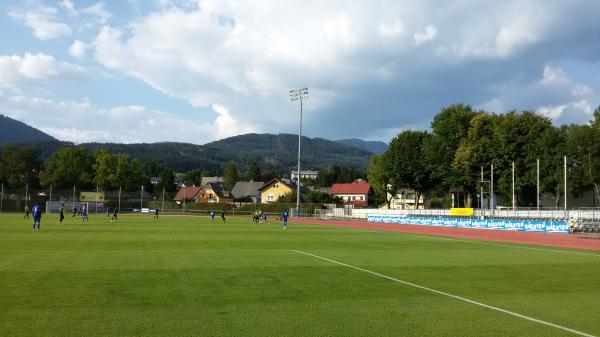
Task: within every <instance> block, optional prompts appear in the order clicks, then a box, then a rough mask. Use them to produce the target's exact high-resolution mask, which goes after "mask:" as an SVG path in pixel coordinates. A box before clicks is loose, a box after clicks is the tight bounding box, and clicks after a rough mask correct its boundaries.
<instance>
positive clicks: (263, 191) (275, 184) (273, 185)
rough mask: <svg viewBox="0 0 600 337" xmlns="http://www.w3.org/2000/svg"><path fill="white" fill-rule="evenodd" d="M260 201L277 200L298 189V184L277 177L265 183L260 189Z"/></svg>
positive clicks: (266, 202) (269, 201)
mask: <svg viewBox="0 0 600 337" xmlns="http://www.w3.org/2000/svg"><path fill="white" fill-rule="evenodd" d="M259 191H260V202H261V203H263V204H268V203H271V202H276V201H277V199H279V197H282V196H284V195H286V194H288V193H292V192H295V191H296V184H295V183H294V182H292V181H290V180H289V179H278V178H275V179H273V180H271V181H269V182H268V183H266V184H264V185H263V186H262V187H261V188H260V189H259Z"/></svg>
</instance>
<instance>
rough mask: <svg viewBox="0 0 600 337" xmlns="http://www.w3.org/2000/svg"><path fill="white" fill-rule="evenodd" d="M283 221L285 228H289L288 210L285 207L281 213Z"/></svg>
mask: <svg viewBox="0 0 600 337" xmlns="http://www.w3.org/2000/svg"><path fill="white" fill-rule="evenodd" d="M281 221H282V222H283V229H287V221H288V212H287V209H285V208H284V209H283V213H282V214H281Z"/></svg>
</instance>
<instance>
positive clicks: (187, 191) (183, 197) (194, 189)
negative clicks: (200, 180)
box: [173, 186, 202, 202]
mask: <svg viewBox="0 0 600 337" xmlns="http://www.w3.org/2000/svg"><path fill="white" fill-rule="evenodd" d="M201 189H202V187H198V186H182V187H180V188H179V191H177V194H175V198H173V200H175V201H180V202H183V201H186V202H187V201H190V200H194V201H195V200H196V195H197V194H198V192H200V190H201Z"/></svg>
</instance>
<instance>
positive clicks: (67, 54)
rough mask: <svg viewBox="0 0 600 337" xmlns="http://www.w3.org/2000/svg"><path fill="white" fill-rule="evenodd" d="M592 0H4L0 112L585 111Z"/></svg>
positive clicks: (395, 117) (335, 121)
mask: <svg viewBox="0 0 600 337" xmlns="http://www.w3.org/2000/svg"><path fill="white" fill-rule="evenodd" d="M599 17H600V1H596V0H540V1H537V0H505V1H493V0H489V1H486V0H455V1H441V0H438V1H427V0H379V1H377V0H374V1H366V0H365V1H358V0H356V1H348V0H345V1H342V0H328V1H312V0H305V1H300V2H299V1H286V0H279V1H276V0H274V1H268V0H253V1H248V0H206V1H205V0H181V1H179V0H146V1H143V0H118V1H117V0H114V1H108V0H106V1H100V2H98V1H96V0H92V1H88V0H24V1H10V0H9V1H2V3H1V4H0V41H1V43H0V114H4V115H7V116H9V117H12V118H15V119H18V120H20V121H23V122H25V123H27V124H29V125H32V126H34V127H36V128H39V129H41V130H42V131H44V132H46V133H48V134H50V135H52V136H54V137H56V138H58V139H61V140H67V141H72V142H76V143H82V142H91V141H94V142H124V143H137V142H160V141H177V142H190V143H195V144H204V143H207V142H210V141H214V140H217V139H222V138H225V137H230V136H234V135H239V134H244V133H249V132H256V133H296V134H297V132H298V124H299V117H300V116H299V115H300V106H299V102H297V101H291V100H290V96H289V91H290V90H291V89H295V88H304V87H306V88H308V90H309V96H308V99H307V100H306V101H305V102H304V104H303V134H304V135H307V136H310V137H322V138H327V139H341V138H362V139H366V140H382V141H386V142H387V141H389V140H391V139H392V138H393V137H394V136H395V135H396V134H398V133H399V132H401V131H402V130H406V129H420V130H426V129H428V128H429V126H430V123H431V119H432V118H433V116H435V114H436V113H437V112H439V111H440V110H441V109H442V108H443V107H445V106H448V105H450V104H453V103H465V104H469V105H472V106H473V107H475V108H477V109H485V110H486V111H489V112H493V113H504V112H507V111H510V110H513V109H516V110H518V111H522V110H532V111H536V112H537V113H539V114H542V115H545V116H548V117H549V118H551V119H552V121H553V122H554V123H555V124H556V125H561V124H569V123H586V122H588V121H589V120H590V119H591V118H592V115H593V110H594V109H595V108H596V107H597V106H598V105H599V104H600V19H598V18H599Z"/></svg>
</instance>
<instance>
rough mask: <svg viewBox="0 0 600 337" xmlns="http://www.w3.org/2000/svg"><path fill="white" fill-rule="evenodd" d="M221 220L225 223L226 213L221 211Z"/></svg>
mask: <svg viewBox="0 0 600 337" xmlns="http://www.w3.org/2000/svg"><path fill="white" fill-rule="evenodd" d="M221 220H223V223H225V211H221Z"/></svg>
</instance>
